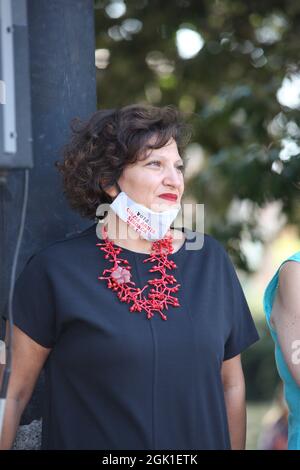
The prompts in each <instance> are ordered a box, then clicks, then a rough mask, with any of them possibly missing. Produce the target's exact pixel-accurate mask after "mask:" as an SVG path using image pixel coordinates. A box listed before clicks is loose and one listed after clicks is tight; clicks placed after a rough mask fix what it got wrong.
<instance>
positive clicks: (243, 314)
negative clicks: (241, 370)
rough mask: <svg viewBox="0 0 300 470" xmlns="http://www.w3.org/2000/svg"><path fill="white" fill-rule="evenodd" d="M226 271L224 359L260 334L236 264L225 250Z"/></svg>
mask: <svg viewBox="0 0 300 470" xmlns="http://www.w3.org/2000/svg"><path fill="white" fill-rule="evenodd" d="M224 255H225V267H226V269H225V272H226V278H227V289H228V298H227V302H226V303H227V305H226V307H227V308H226V310H225V311H226V315H227V321H228V322H229V325H230V327H229V335H228V337H227V339H226V342H225V347H224V358H223V359H224V360H227V359H231V358H233V357H234V356H237V355H238V354H240V353H241V352H242V351H244V350H245V349H246V348H248V347H249V346H251V345H252V344H253V343H255V342H256V341H258V340H259V335H258V332H257V330H256V327H255V323H254V321H253V318H252V315H251V313H250V310H249V307H248V304H247V301H246V298H245V295H244V292H243V289H242V287H241V284H240V281H239V279H238V276H237V274H236V271H235V269H234V266H233V264H232V262H231V260H230V258H229V256H228V255H227V253H226V252H225V250H224Z"/></svg>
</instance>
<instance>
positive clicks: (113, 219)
mask: <svg viewBox="0 0 300 470" xmlns="http://www.w3.org/2000/svg"><path fill="white" fill-rule="evenodd" d="M105 225H106V229H107V235H108V238H109V239H110V240H111V241H113V242H114V243H115V244H116V245H118V246H120V247H121V248H125V249H128V250H130V251H135V252H137V253H150V252H151V247H152V244H153V241H149V240H146V239H145V238H143V237H142V236H141V235H139V234H138V233H137V232H136V231H135V230H134V229H133V228H131V227H130V226H129V225H128V224H127V223H126V222H124V221H123V220H122V219H120V217H119V216H118V215H116V214H115V213H114V212H113V211H111V210H109V211H108V215H107V219H106V222H105ZM171 232H172V235H173V247H174V252H175V251H177V250H176V247H177V245H178V242H179V243H180V242H181V240H178V233H177V234H175V233H174V230H171ZM176 232H177V231H176ZM174 235H175V236H174ZM176 235H177V236H176ZM180 238H181V239H182V237H180ZM183 241H184V239H183Z"/></svg>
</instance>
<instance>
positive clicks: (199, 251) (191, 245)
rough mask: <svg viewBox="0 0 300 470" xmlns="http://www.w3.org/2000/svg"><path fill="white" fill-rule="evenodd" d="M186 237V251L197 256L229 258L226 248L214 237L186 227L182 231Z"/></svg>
mask: <svg viewBox="0 0 300 470" xmlns="http://www.w3.org/2000/svg"><path fill="white" fill-rule="evenodd" d="M182 231H184V235H185V251H186V252H187V253H189V252H190V253H192V254H194V255H195V256H197V255H199V256H203V255H205V257H206V258H208V257H211V256H212V257H216V258H226V259H229V258H228V254H227V251H226V249H225V248H224V246H223V245H222V243H221V242H220V241H218V240H217V239H216V238H215V237H213V236H212V235H209V234H208V233H206V232H200V231H195V230H191V229H189V228H186V227H184V228H183V229H182Z"/></svg>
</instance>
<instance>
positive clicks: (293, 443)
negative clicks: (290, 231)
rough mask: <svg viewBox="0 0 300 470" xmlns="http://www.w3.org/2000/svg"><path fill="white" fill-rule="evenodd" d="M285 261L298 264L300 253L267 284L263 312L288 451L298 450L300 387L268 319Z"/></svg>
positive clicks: (299, 448)
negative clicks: (280, 389)
mask: <svg viewBox="0 0 300 470" xmlns="http://www.w3.org/2000/svg"><path fill="white" fill-rule="evenodd" d="M287 261H297V262H298V263H300V251H298V252H297V253H295V254H294V255H292V256H291V257H290V258H287V259H286V260H285V261H283V263H281V265H280V266H279V268H278V270H277V271H276V273H275V275H274V276H273V278H272V279H271V281H270V283H269V284H268V286H267V288H266V290H265V293H264V299H263V304H264V311H265V315H266V320H267V324H268V327H269V329H270V333H271V336H272V338H273V340H274V343H275V361H276V366H277V369H278V373H279V375H280V378H281V379H282V381H283V385H284V396H285V400H286V402H287V405H288V408H289V418H288V449H289V450H300V387H299V385H298V384H297V382H296V381H295V380H294V379H293V377H292V375H291V373H290V371H289V369H288V366H287V363H286V362H285V359H284V357H283V354H282V351H281V348H280V345H279V342H278V338H277V333H276V331H275V330H274V328H273V327H272V325H271V323H270V317H271V312H272V306H273V302H274V299H275V295H276V290H277V286H278V280H279V271H280V268H281V266H282V265H283V264H284V263H286V262H287Z"/></svg>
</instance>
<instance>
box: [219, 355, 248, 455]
mask: <svg viewBox="0 0 300 470" xmlns="http://www.w3.org/2000/svg"><path fill="white" fill-rule="evenodd" d="M221 373H222V382H223V389H224V397H225V404H226V411H227V419H228V426H229V434H230V441H231V448H232V450H244V449H245V445H246V403H245V381H244V374H243V369H242V364H241V357H240V355H238V356H235V357H233V358H232V359H228V360H227V361H224V362H223V365H222V370H221Z"/></svg>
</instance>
